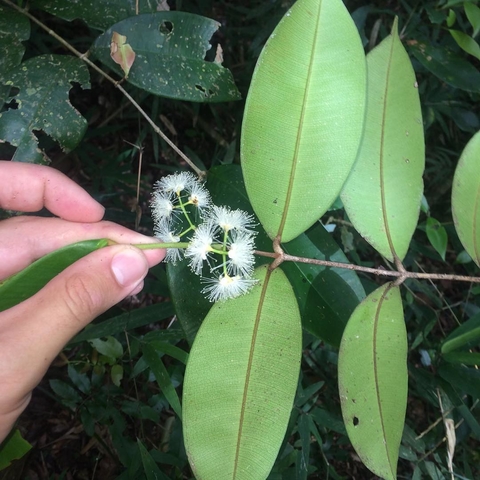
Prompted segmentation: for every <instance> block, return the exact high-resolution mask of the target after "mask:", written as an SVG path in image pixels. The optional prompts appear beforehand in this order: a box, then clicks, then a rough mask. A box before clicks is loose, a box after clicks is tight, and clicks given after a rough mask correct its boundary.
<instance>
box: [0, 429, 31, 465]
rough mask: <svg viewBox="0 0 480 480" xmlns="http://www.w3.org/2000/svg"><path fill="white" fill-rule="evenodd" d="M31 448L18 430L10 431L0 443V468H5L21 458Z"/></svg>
mask: <svg viewBox="0 0 480 480" xmlns="http://www.w3.org/2000/svg"><path fill="white" fill-rule="evenodd" d="M31 448H32V446H31V445H30V444H29V443H28V442H27V441H26V440H25V439H24V438H23V437H22V434H21V433H20V431H19V430H15V431H14V432H12V433H11V434H10V435H9V436H8V437H7V438H6V439H5V441H4V442H3V443H0V470H3V469H5V468H7V467H8V466H9V465H10V464H11V463H12V462H13V461H14V460H19V459H20V458H22V457H23V456H24V455H26V454H27V452H29V451H30V450H31Z"/></svg>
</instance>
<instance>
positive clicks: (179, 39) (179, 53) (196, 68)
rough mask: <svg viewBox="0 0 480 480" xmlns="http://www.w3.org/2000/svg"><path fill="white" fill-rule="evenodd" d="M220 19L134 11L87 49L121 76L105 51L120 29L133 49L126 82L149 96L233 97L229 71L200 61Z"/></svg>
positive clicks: (235, 92) (234, 90)
mask: <svg viewBox="0 0 480 480" xmlns="http://www.w3.org/2000/svg"><path fill="white" fill-rule="evenodd" d="M219 26H220V24H219V23H218V22H215V21H214V20H211V19H209V18H205V17H201V16H199V15H194V14H190V13H184V12H177V11H175V12H166V11H164V12H158V13H154V14H145V15H137V16H134V17H130V18H127V19H126V20H124V21H121V22H119V23H117V24H115V25H114V26H112V27H111V28H109V29H108V30H107V31H106V32H105V33H104V34H103V35H101V36H100V37H99V38H97V40H96V41H95V43H94V45H93V47H92V49H91V52H92V54H93V55H94V56H95V57H96V58H98V59H99V60H100V61H101V62H103V63H104V64H105V65H107V66H108V67H109V68H111V69H112V70H114V71H115V72H117V73H118V74H119V75H121V76H123V73H122V69H121V68H120V67H119V65H117V63H115V61H114V60H113V59H112V57H111V56H110V51H111V41H112V35H113V33H114V32H122V35H123V36H125V37H126V38H127V39H128V44H129V45H131V48H132V50H134V51H135V55H136V57H135V63H134V64H133V65H132V67H131V70H130V71H129V74H128V82H130V83H132V84H133V85H135V86H137V87H139V88H141V89H143V90H146V91H148V92H150V93H153V94H155V95H160V96H163V97H169V98H175V99H177V100H189V101H194V102H225V101H230V100H238V99H239V98H240V93H239V92H238V90H237V87H236V86H235V83H234V81H233V77H232V74H231V72H230V71H229V70H228V69H226V68H224V67H222V66H221V65H220V64H219V62H218V59H219V57H218V52H219V50H217V58H216V61H213V62H209V61H206V60H205V55H206V53H207V51H209V50H210V48H211V45H210V39H211V37H212V35H213V34H214V33H215V32H216V31H217V30H218V27H219Z"/></svg>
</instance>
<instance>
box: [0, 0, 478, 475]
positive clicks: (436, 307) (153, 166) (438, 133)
mask: <svg viewBox="0 0 480 480" xmlns="http://www.w3.org/2000/svg"><path fill="white" fill-rule="evenodd" d="M169 3H170V7H171V8H172V10H174V9H177V10H181V11H187V12H192V13H197V14H200V15H203V16H206V17H210V18H213V19H216V20H217V21H219V22H221V25H222V26H221V28H220V30H219V31H218V33H217V34H216V35H215V36H214V38H213V42H212V43H213V48H212V51H211V52H215V48H216V44H217V43H220V44H221V45H222V47H223V52H224V63H223V64H224V65H225V66H226V67H228V68H229V69H230V70H231V71H232V73H233V76H234V79H235V82H236V84H237V87H238V89H239V90H240V92H241V94H242V98H243V99H245V97H246V95H247V92H248V87H249V82H250V79H251V76H252V72H253V69H254V66H255V62H256V59H257V57H258V55H259V53H260V51H261V49H262V46H263V45H264V43H265V41H266V39H267V38H268V36H269V35H270V33H271V32H272V30H273V29H274V27H275V26H276V24H277V22H278V21H279V20H280V18H281V17H282V15H283V14H284V13H285V12H286V10H287V9H288V8H289V7H290V6H291V4H292V3H293V2H291V1H288V0H268V1H265V0H251V1H241V2H234V1H209V0H203V1H202V0H198V1H193V0H192V1H189V0H183V1H182V0H178V1H176V2H172V1H171V2H169ZM345 3H346V5H347V8H348V9H349V11H350V12H351V13H352V15H353V17H354V19H355V22H356V24H357V26H358V28H359V31H360V34H361V36H362V39H363V42H364V46H365V49H366V51H368V50H370V49H371V48H372V47H373V46H374V45H376V44H378V43H379V42H380V41H381V39H383V38H384V37H385V36H386V35H388V34H389V30H390V27H391V25H392V22H393V19H394V17H395V16H398V18H399V28H400V32H401V37H402V40H403V42H404V44H405V46H406V48H407V50H408V51H409V53H410V55H411V59H412V63H413V66H414V68H415V71H416V74H417V79H418V83H419V87H420V96H421V101H422V107H423V115H424V126H425V135H426V152H427V165H426V171H425V176H424V181H425V199H426V202H428V206H425V208H424V209H423V213H422V215H421V218H420V222H419V227H418V229H417V231H416V233H415V236H414V239H413V242H412V245H411V251H410V253H409V255H408V256H407V259H406V261H405V266H406V267H407V268H409V269H413V270H422V269H424V270H426V271H429V272H445V273H459V274H471V275H475V274H478V272H477V270H476V268H475V267H474V264H473V262H468V261H465V260H462V259H463V258H464V257H462V250H463V248H462V247H461V244H460V242H459V240H458V238H457V237H456V234H455V230H454V228H453V224H452V216H451V209H450V195H451V184H452V177H453V172H454V169H455V166H456V163H457V160H458V158H459V156H460V153H461V151H462V149H463V148H464V146H465V144H466V143H467V141H468V140H469V139H470V138H471V136H472V135H473V133H475V132H476V131H478V130H479V128H480V120H479V114H480V102H479V100H480V83H479V84H477V85H476V86H475V85H474V86H473V87H472V88H468V89H467V88H465V84H468V82H469V80H471V79H469V77H468V76H469V75H470V70H468V71H467V70H465V71H462V68H461V66H462V65H469V68H473V69H475V70H476V71H477V73H478V69H479V67H480V61H479V60H478V59H476V58H474V57H473V56H469V55H468V54H467V53H465V52H464V51H463V50H462V49H461V48H460V47H459V46H458V45H457V44H456V43H455V41H454V40H453V38H452V37H451V35H450V33H449V32H448V30H447V28H446V21H447V16H448V15H449V8H444V7H445V5H446V4H447V3H449V4H451V6H452V9H453V10H454V11H455V13H456V22H457V23H456V24H455V28H457V29H459V30H462V31H465V32H466V33H468V34H471V27H470V25H469V23H468V22H467V20H466V17H465V14H464V11H463V2H455V1H450V2H446V1H434V0H426V1H416V0H402V1H371V2H365V1H361V0H351V1H348V0H347V1H346V2H345ZM31 13H32V14H34V15H35V16H36V17H37V18H39V19H40V20H41V21H42V22H44V23H45V24H46V25H48V26H49V27H50V28H51V29H52V30H54V31H55V32H57V33H58V34H59V35H61V36H62V37H64V38H65V39H67V40H68V41H69V42H70V43H71V44H72V45H74V46H75V47H76V48H77V49H79V50H80V51H86V50H88V49H89V47H90V46H91V44H92V42H93V41H94V40H95V38H96V37H97V36H98V35H99V32H98V31H97V30H95V29H91V28H89V27H88V26H87V25H86V24H85V23H83V22H82V21H80V20H75V21H73V22H67V21H64V20H61V19H59V18H58V17H54V16H52V15H50V14H48V13H46V12H44V11H43V10H42V9H39V8H33V9H32V10H31ZM0 36H1V33H0ZM419 44H426V45H428V46H429V48H431V49H435V51H439V52H451V55H452V57H449V58H455V59H460V60H461V61H462V63H461V64H457V63H455V64H453V63H449V61H448V59H446V58H447V57H444V58H443V60H441V61H440V62H439V63H440V64H441V66H442V68H439V67H438V68H437V66H436V65H431V66H430V68H426V66H425V61H423V62H422V57H421V53H419V49H418V45H419ZM25 45H26V53H25V57H24V59H28V58H31V57H35V56H37V55H40V54H44V53H57V54H67V53H68V52H67V51H66V50H65V48H64V47H63V46H62V45H61V44H59V43H58V42H57V41H56V40H54V39H53V38H52V37H50V36H49V35H48V34H47V33H46V32H44V31H43V30H41V29H40V28H39V27H37V26H36V25H35V24H32V32H31V36H30V40H29V41H28V42H26V44H25ZM459 65H460V67H459ZM124 87H125V88H126V89H127V91H129V93H131V95H132V96H133V97H134V98H135V99H136V100H137V102H138V103H139V104H140V105H141V106H142V107H143V108H144V109H145V111H146V112H147V113H148V115H149V116H150V117H151V118H152V119H153V120H154V121H155V122H156V123H157V124H158V125H159V126H160V127H161V128H162V129H163V130H164V131H165V132H166V133H167V134H168V135H169V137H170V138H171V139H172V140H173V141H174V142H175V143H176V145H178V147H179V148H180V149H182V150H183V151H184V152H185V153H186V154H187V155H188V156H189V157H190V158H191V159H192V160H193V161H194V162H195V163H196V164H197V165H199V166H201V167H202V168H206V169H210V168H212V167H215V166H218V165H225V164H227V165H228V164H233V165H235V164H238V163H239V138H240V128H241V122H242V113H243V107H244V100H240V101H237V102H230V103H215V104H208V103H206V104H196V103H189V102H180V101H175V100H170V99H166V98H161V97H157V96H153V95H150V94H148V93H145V92H143V91H140V90H139V89H137V88H135V87H132V86H130V85H129V84H128V83H127V84H124ZM70 100H71V102H72V104H73V105H74V106H75V107H76V108H77V109H78V110H79V111H80V112H81V113H82V115H83V116H84V117H85V118H86V119H87V120H88V129H87V132H86V134H85V137H84V139H83V141H82V142H81V144H80V145H79V147H78V148H76V149H75V150H74V151H73V152H71V153H69V154H65V153H63V152H62V151H61V149H60V148H59V147H58V145H57V144H56V143H55V142H53V141H52V140H51V139H50V138H49V137H48V136H46V135H44V134H42V132H38V136H39V138H40V140H41V146H42V147H43V148H44V150H45V152H46V153H47V155H48V157H49V159H50V160H51V166H52V167H54V168H57V169H59V170H61V171H63V172H65V173H66V174H67V175H68V176H70V177H71V178H73V179H75V180H76V181H77V182H78V183H80V184H81V185H82V186H84V187H85V188H86V189H87V190H88V191H89V192H90V193H91V194H92V195H93V196H95V197H96V198H97V199H98V200H99V201H100V202H101V203H102V204H103V205H105V206H106V207H107V213H106V218H107V219H109V220H113V221H115V222H118V223H121V224H124V225H126V226H128V227H130V228H136V221H137V222H139V223H138V226H137V228H138V229H139V230H140V231H142V232H145V233H149V234H151V232H152V222H151V219H150V216H149V206H148V204H149V198H150V192H151V187H152V184H153V183H154V182H155V181H156V180H157V179H158V178H160V177H161V176H162V175H164V174H167V173H169V172H172V171H176V170H178V169H184V168H186V165H185V164H184V163H183V162H182V161H180V160H179V159H178V157H177V156H176V155H175V153H174V152H173V151H172V150H171V149H170V148H169V147H168V146H167V145H166V144H165V143H164V142H163V141H162V140H161V139H159V137H158V136H157V135H156V134H155V133H154V132H153V130H152V128H151V127H150V126H148V125H147V124H146V122H145V121H144V120H143V119H142V118H141V117H140V115H139V114H138V112H137V110H136V109H135V108H134V107H133V106H132V105H131V104H130V103H129V101H128V100H127V99H126V98H125V97H123V95H122V94H121V93H120V92H119V91H118V90H116V89H115V88H113V87H112V85H111V84H110V83H108V82H106V81H105V80H104V79H103V78H102V77H100V76H99V75H98V74H97V73H95V72H93V71H92V72H91V88H90V89H89V90H82V89H81V88H80V87H79V86H75V87H74V88H73V89H72V91H71V92H70ZM13 152H14V148H13V147H11V146H10V145H8V144H0V157H1V158H5V159H8V158H10V157H11V156H12V154H13ZM140 160H141V161H140ZM139 170H140V171H141V184H140V189H139V192H138V193H139V202H138V207H137V204H136V195H137V173H138V172H139ZM136 207H137V208H136ZM427 215H431V216H433V217H434V218H436V219H437V220H438V221H439V222H440V223H441V224H442V225H443V226H444V227H445V229H446V231H447V234H448V248H447V253H446V260H445V261H443V260H442V259H441V258H440V256H439V254H438V253H437V252H436V251H435V249H434V248H433V247H432V245H431V244H430V242H429V241H428V239H427V236H426V233H425V222H426V218H427ZM323 220H324V221H325V222H328V221H330V222H333V223H338V224H339V225H343V226H341V227H339V228H337V229H336V230H335V233H334V238H335V240H336V241H337V242H338V243H339V244H340V245H341V246H343V248H344V250H345V252H346V254H347V256H348V257H349V259H350V260H351V261H352V262H354V263H358V264H362V265H366V266H378V265H380V264H381V263H382V260H381V259H380V258H378V255H377V254H376V253H375V252H374V250H373V249H371V248H370V247H369V246H368V245H367V244H366V243H365V242H364V241H363V240H362V239H361V238H360V237H359V236H358V235H357V234H356V233H355V232H354V231H353V230H352V229H351V228H349V227H348V218H346V217H345V214H344V212H343V210H341V209H340V210H334V211H332V212H329V215H327V216H326V218H324V219H323ZM342 222H343V223H342ZM345 225H346V226H345ZM467 260H468V259H467ZM170 276H171V275H170ZM170 280H171V281H173V280H174V279H173V280H172V278H170ZM361 280H362V282H363V283H364V286H365V289H366V290H367V291H371V290H372V289H373V287H374V286H375V282H376V280H375V279H374V278H372V277H366V276H365V277H361ZM406 287H407V289H406V291H407V293H406V295H405V311H406V321H407V326H408V332H409V346H410V354H409V375H410V385H409V389H410V393H409V395H410V396H409V404H408V411H407V420H406V430H405V434H404V441H403V444H402V450H401V455H400V456H401V460H400V464H399V478H415V479H420V478H433V479H442V478H450V476H449V474H448V470H447V461H446V447H445V441H444V436H445V430H444V425H443V422H442V421H441V411H440V407H439V399H438V395H441V398H442V404H443V408H444V409H445V410H448V411H449V412H450V413H449V414H450V415H451V416H452V418H453V419H454V421H455V422H456V424H457V425H458V428H457V446H456V452H455V459H454V463H455V467H456V468H455V471H456V472H457V473H458V477H457V478H467V479H472V480H473V479H474V478H480V469H479V465H480V454H479V452H480V449H479V447H480V443H479V440H480V426H479V424H478V416H479V408H478V405H477V404H478V399H479V398H480V378H479V375H477V373H478V370H476V368H477V367H476V366H471V368H470V369H468V374H464V373H462V370H461V367H460V366H459V365H458V364H452V363H447V362H445V361H444V359H443V358H442V356H441V354H440V345H441V342H442V341H443V340H444V339H445V338H446V336H447V335H448V334H449V333H450V332H451V331H452V330H453V329H454V328H456V327H457V326H458V325H459V324H461V323H463V322H464V321H466V320H467V319H468V318H471V317H472V316H474V315H476V314H478V313H479V311H480V299H479V294H480V289H479V288H478V287H471V286H469V285H463V284H454V283H451V282H444V283H442V282H440V283H437V284H433V283H427V282H423V283H421V282H418V281H413V280H412V281H408V282H406ZM158 305H161V308H159V309H158V311H156V310H155V311H153V313H152V315H156V317H155V318H156V320H157V321H155V323H151V322H148V323H147V324H142V322H140V321H139V322H138V324H139V325H140V324H141V326H139V327H138V328H130V327H128V328H121V329H120V330H119V331H117V332H112V331H106V332H105V331H103V332H100V333H101V335H99V337H104V336H105V335H106V334H108V335H111V336H113V337H114V338H115V339H116V340H115V341H116V342H117V343H118V344H119V345H121V354H119V355H118V356H116V355H115V354H114V353H112V352H111V351H109V350H108V349H107V350H102V351H99V345H98V343H97V344H95V343H92V342H88V341H83V342H76V343H72V344H70V345H68V346H67V347H66V349H65V351H64V352H63V353H62V354H61V355H60V356H59V357H58V358H57V360H56V361H55V363H54V364H53V365H52V368H51V369H50V371H49V373H48V375H47V377H46V378H45V379H44V381H43V382H42V384H41V385H40V386H39V387H38V389H37V390H36V391H35V393H34V396H33V400H32V402H31V404H30V406H29V407H28V409H27V411H26V412H25V413H24V415H23V416H22V417H21V419H20V421H19V425H18V426H19V428H20V430H21V432H22V433H23V435H24V437H25V438H26V439H27V440H28V441H29V442H31V444H32V445H33V446H34V448H33V449H32V450H31V452H30V453H29V454H28V455H27V456H25V457H24V458H23V459H22V460H20V461H17V462H15V463H14V464H13V465H12V466H11V467H10V468H9V469H7V470H5V471H3V472H0V478H2V479H32V480H33V479H61V478H62V479H63V478H65V479H93V478H104V479H109V478H139V479H140V478H144V476H145V473H143V470H142V467H141V466H142V462H141V457H140V453H139V450H138V447H137V443H136V439H137V438H139V439H140V440H141V441H142V442H143V444H144V445H145V446H146V447H147V449H148V450H150V451H151V454H152V457H153V458H154V460H156V461H157V464H158V465H159V467H160V469H161V471H162V472H163V474H164V477H163V478H170V479H186V478H191V477H192V475H191V472H190V470H189V467H188V462H187V460H186V454H185V451H184V448H183V444H182V438H181V437H182V434H181V424H180V422H179V420H178V419H177V418H176V417H175V414H174V413H173V411H172V409H171V408H170V406H169V404H168V402H167V401H166V398H165V396H164V395H163V394H162V391H161V389H160V388H159V386H158V385H157V384H156V383H155V381H154V378H153V376H152V373H151V371H150V370H149V369H148V368H147V365H146V364H145V362H144V361H142V360H141V356H140V354H139V351H140V344H141V342H142V341H144V336H145V335H150V336H151V338H157V339H162V340H168V341H169V342H171V343H172V344H175V345H176V346H178V347H180V348H182V349H184V350H188V348H189V346H188V342H187V340H186V339H185V335H184V334H183V332H182V329H181V327H180V325H179V324H178V322H175V317H174V309H173V306H172V303H171V299H170V293H169V287H168V282H167V273H166V270H165V266H164V265H161V266H159V267H156V268H154V269H152V271H151V273H150V275H149V277H148V279H147V281H146V284H145V289H144V290H143V292H142V293H141V294H139V295H137V296H135V297H133V298H129V299H127V300H125V301H124V302H123V303H122V304H121V305H118V306H116V307H115V308H113V309H111V310H110V311H108V312H106V313H105V314H104V315H103V316H102V318H100V319H98V320H97V322H96V323H97V324H100V323H101V322H102V321H104V320H107V319H111V318H115V319H116V321H118V316H119V315H122V314H125V313H127V314H132V313H133V312H136V311H140V310H141V309H145V308H158ZM207 309H208V305H205V304H203V305H201V306H200V307H199V312H200V313H204V312H205V311H206V310H207ZM127 330H128V331H127ZM166 331H167V332H169V333H168V334H166V336H165V335H164V332H166ZM162 335H163V336H162ZM92 338H95V337H92ZM115 345H116V344H115ZM100 350H101V348H100ZM471 351H472V352H479V349H478V344H477V345H472V346H471ZM337 354H338V350H337V349H336V348H334V347H331V346H329V345H328V344H326V343H323V342H322V341H321V340H319V339H317V338H315V337H313V336H312V335H310V334H308V333H305V338H304V358H303V364H302V375H301V382H300V386H299V390H298V394H297V400H296V403H295V407H294V411H293V413H292V418H291V422H290V425H289V428H288V432H287V436H286V438H285V442H284V445H283V446H282V449H281V452H280V455H279V458H278V460H277V463H276V464H275V467H274V469H273V471H272V473H271V475H270V477H269V478H270V480H277V479H278V480H280V479H286V480H288V479H294V478H295V479H297V478H298V479H301V478H311V479H315V478H332V479H339V478H346V479H350V478H351V479H370V478H372V474H371V473H370V472H369V471H368V470H367V469H366V468H365V467H364V466H363V465H362V463H361V462H360V460H359V459H358V457H357V456H356V454H355V452H354V451H353V449H352V448H351V446H350V444H349V441H348V438H347V437H346V434H345V430H344V427H343V423H342V420H341V413H340V406H339V399H338V392H337V383H336V378H337V374H336V362H337ZM162 360H163V363H164V365H165V367H166V371H167V372H168V375H169V377H170V378H171V380H172V382H173V384H174V386H175V387H177V389H178V391H179V392H181V383H182V378H183V371H184V365H183V364H182V363H181V362H180V361H179V360H178V359H175V358H173V357H172V356H169V355H165V356H164V357H163V358H162ZM116 365H121V366H122V367H123V369H124V374H123V378H122V379H121V380H120V381H118V382H116V383H117V384H115V379H114V373H115V366H116ZM302 462H303V463H302Z"/></svg>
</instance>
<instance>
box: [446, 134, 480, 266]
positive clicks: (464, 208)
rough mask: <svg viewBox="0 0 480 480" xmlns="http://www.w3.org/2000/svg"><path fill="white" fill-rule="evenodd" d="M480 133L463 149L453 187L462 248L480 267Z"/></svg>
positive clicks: (454, 208) (454, 213) (456, 220)
mask: <svg viewBox="0 0 480 480" xmlns="http://www.w3.org/2000/svg"><path fill="white" fill-rule="evenodd" d="M479 158H480V132H478V133H476V134H475V135H474V136H473V138H472V139H471V140H470V141H469V142H468V144H467V146H466V147H465V148H464V150H463V152H462V155H461V157H460V160H459V161H458V164H457V168H456V170H455V176H454V178H453V186H452V214H453V220H454V222H455V228H456V230H457V233H458V236H459V238H460V241H461V242H462V245H463V246H464V248H465V250H466V251H467V253H468V254H469V255H470V256H471V257H472V259H473V261H474V262H475V263H476V264H477V265H478V266H480V161H479Z"/></svg>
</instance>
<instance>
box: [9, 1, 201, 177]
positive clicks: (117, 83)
mask: <svg viewBox="0 0 480 480" xmlns="http://www.w3.org/2000/svg"><path fill="white" fill-rule="evenodd" d="M2 1H3V2H4V3H6V4H7V5H9V6H10V7H12V8H14V9H15V10H17V11H18V12H20V13H22V14H23V15H25V16H26V17H28V18H29V19H30V20H31V21H32V22H34V23H36V24H37V25H38V26H39V27H40V28H42V29H43V30H45V31H46V32H47V33H48V34H49V35H50V36H52V37H53V38H55V40H57V41H58V42H60V43H61V44H62V45H63V46H64V47H65V48H66V49H68V50H70V51H71V52H72V53H73V54H74V55H75V56H77V57H78V58H79V59H80V60H82V61H84V62H85V63H86V64H87V65H88V66H89V67H91V68H93V69H94V70H95V71H96V72H97V73H99V74H100V75H102V77H104V78H105V79H107V80H108V81H109V82H111V83H112V84H113V86H114V87H115V88H118V90H120V91H121V92H122V93H123V95H124V96H125V97H126V98H127V99H128V100H129V101H130V103H131V104H132V105H133V106H134V107H135V108H136V109H137V110H138V112H139V113H140V114H141V115H142V116H143V117H144V118H145V120H146V121H147V122H148V123H149V124H150V126H151V127H152V128H153V130H154V131H155V133H156V134H157V135H159V136H160V137H161V138H162V139H163V140H164V141H165V142H166V143H167V144H168V146H169V147H170V148H172V149H173V150H174V151H175V152H176V153H177V154H178V155H179V156H180V157H181V158H182V159H183V160H185V162H186V163H187V164H188V165H189V166H190V168H191V169H192V170H194V171H195V173H196V174H197V175H198V176H199V177H200V178H201V179H202V178H204V177H205V175H206V172H204V171H203V170H201V169H199V168H198V167H197V166H196V165H195V164H194V163H193V162H192V161H191V160H190V159H189V158H188V157H187V156H186V155H185V154H184V153H183V152H182V151H181V150H180V149H179V148H178V147H177V146H176V145H175V144H174V143H173V142H172V141H171V140H170V139H169V138H168V137H167V136H166V135H165V134H164V133H163V132H162V131H161V130H160V128H159V127H158V126H157V124H156V123H155V122H154V121H153V120H152V119H151V118H150V117H149V116H148V115H147V113H146V112H145V111H144V110H143V109H142V107H140V105H139V104H138V103H137V102H136V101H135V100H134V99H133V97H132V96H131V95H130V94H129V93H128V92H127V91H126V90H125V89H124V88H123V87H122V85H120V82H122V81H123V80H124V79H122V80H115V79H114V78H113V77H111V76H110V75H108V73H105V72H104V71H103V70H102V69H101V68H100V67H98V66H97V65H95V63H93V62H92V61H91V60H90V59H89V58H88V52H87V53H81V52H79V51H78V50H77V49H76V48H75V47H73V46H72V45H70V44H69V43H68V42H67V41H66V40H64V39H63V38H62V37H61V36H60V35H58V34H57V33H55V32H54V31H53V30H52V29H50V28H48V27H47V26H46V25H45V24H44V23H42V22H41V21H40V20H38V19H37V18H35V17H34V16H33V15H32V14H30V13H29V12H28V10H27V9H25V8H21V7H19V6H18V5H15V4H14V3H13V2H12V1H11V0H2Z"/></svg>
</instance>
